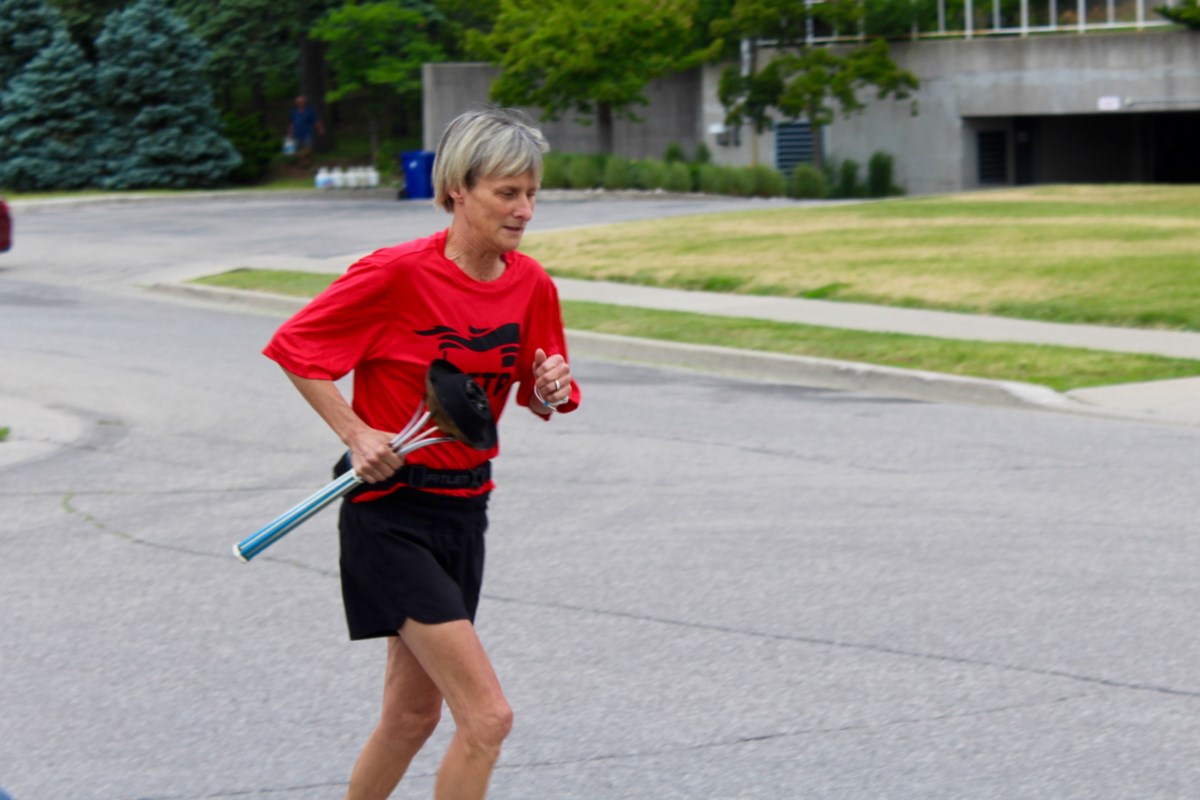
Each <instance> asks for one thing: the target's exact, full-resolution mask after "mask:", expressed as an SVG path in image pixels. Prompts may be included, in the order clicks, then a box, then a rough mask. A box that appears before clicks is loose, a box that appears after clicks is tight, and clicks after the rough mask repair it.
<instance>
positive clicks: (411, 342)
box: [263, 231, 580, 499]
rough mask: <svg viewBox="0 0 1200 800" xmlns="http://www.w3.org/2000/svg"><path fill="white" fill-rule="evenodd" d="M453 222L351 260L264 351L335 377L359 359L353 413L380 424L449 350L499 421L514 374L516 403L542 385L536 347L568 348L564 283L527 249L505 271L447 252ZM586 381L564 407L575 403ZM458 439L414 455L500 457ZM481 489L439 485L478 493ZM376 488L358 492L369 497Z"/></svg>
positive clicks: (443, 464) (436, 462) (461, 461)
mask: <svg viewBox="0 0 1200 800" xmlns="http://www.w3.org/2000/svg"><path fill="white" fill-rule="evenodd" d="M445 245H446V232H445V231H442V232H441V233H438V234H435V235H433V236H430V237H428V238H425V239H417V240H416V241H412V242H408V243H406V244H400V245H396V246H395V247H388V248H384V249H382V250H378V251H376V252H374V253H372V254H371V255H369V256H366V257H365V258H363V259H361V260H360V261H358V262H356V263H355V264H353V265H352V266H351V267H350V269H349V270H347V272H346V273H345V274H344V275H342V276H341V277H340V278H338V279H337V280H336V281H334V282H333V283H332V284H330V286H329V288H327V289H326V290H325V291H324V292H322V293H321V294H320V295H318V296H317V297H315V298H314V299H313V300H312V302H310V303H309V304H308V305H307V306H305V307H304V308H303V309H301V310H300V311H299V312H298V313H297V314H296V315H295V316H293V317H292V318H291V319H289V320H288V321H287V322H285V323H284V324H283V325H282V326H281V327H280V328H279V330H278V331H276V333H275V335H274V337H273V338H272V339H271V341H270V343H269V344H268V345H267V347H266V348H265V349H264V350H263V353H264V354H265V355H266V356H267V357H268V358H271V359H272V360H274V361H276V362H278V363H279V365H280V366H281V367H283V368H284V369H286V370H287V371H288V372H291V373H292V374H294V375H298V376H300V377H302V378H314V379H318V380H338V379H340V378H341V377H342V376H344V375H346V374H348V373H349V372H350V371H352V370H353V372H354V396H353V401H352V403H351V405H352V406H353V408H354V411H355V413H357V414H358V416H359V417H361V418H362V420H363V421H364V422H365V423H366V424H367V425H370V426H371V427H372V428H376V429H378V430H382V431H388V432H393V433H394V432H396V431H399V430H400V429H401V428H403V427H404V425H405V424H406V423H407V422H408V421H409V419H411V417H412V415H413V412H414V411H415V410H416V408H417V404H418V403H419V402H421V401H423V400H424V397H425V373H426V371H427V370H428V369H429V365H430V364H431V363H432V362H433V361H434V360H435V359H438V358H445V359H447V360H448V361H450V362H451V363H453V364H454V365H455V366H456V367H458V368H459V369H461V370H462V371H464V372H467V373H469V374H471V375H472V376H473V377H474V378H475V380H476V381H477V382H478V383H479V385H480V386H482V387H483V389H484V390H485V391H486V392H487V395H488V397H489V399H490V400H491V404H492V414H493V415H494V416H495V417H496V419H497V420H499V419H500V414H501V412H502V411H503V409H504V406H505V404H506V402H507V400H508V394H509V391H510V390H511V389H512V387H513V384H518V385H519V386H518V389H517V403H518V404H519V405H522V406H528V405H529V401H530V398H531V397H532V394H533V357H534V351H535V350H537V348H539V347H540V348H542V349H543V350H545V351H546V355H547V356H551V355H554V354H556V353H557V354H561V355H562V357H563V358H566V357H567V346H566V337H565V336H564V334H563V326H562V312H561V310H560V308H559V304H558V291H557V289H556V288H555V286H554V282H553V281H552V280H551V279H550V276H549V275H547V274H546V271H545V270H544V269H542V267H541V265H540V264H538V263H537V262H536V261H534V260H533V259H532V258H529V257H528V256H525V255H522V254H521V253H519V252H515V251H514V252H511V253H508V254H506V255H505V256H504V260H505V263H506V266H505V270H504V273H503V274H502V275H501V276H500V277H499V278H498V279H496V280H494V281H490V282H482V281H477V280H475V279H473V278H471V277H470V276H468V275H467V274H466V273H465V272H463V271H462V269H460V268H459V266H458V265H457V264H455V263H454V262H453V261H450V260H449V259H447V258H446V257H445ZM579 400H580V393H579V386H578V384H575V385H574V386H573V387H572V389H571V399H570V400H569V401H568V402H567V403H565V404H563V405H561V406H559V407H558V411H559V412H567V411H572V410H574V409H575V408H576V407H577V406H578V404H579ZM498 452H499V447H496V448H495V449H493V450H490V451H481V450H474V449H472V448H470V447H468V446H467V445H465V444H461V443H459V442H446V443H444V444H438V445H434V446H432V447H425V448H422V449H420V450H417V451H415V452H413V453H411V454H409V455H408V457H407V462H408V463H412V464H423V465H425V466H427V467H430V468H435V469H458V470H462V469H471V468H473V467H476V466H479V465H480V464H482V463H483V462H485V461H487V460H488V459H490V458H492V457H493V456H495V455H496V454H497V453H498ZM492 486H493V484H492V483H491V482H489V483H488V484H487V485H485V486H483V487H480V488H479V489H474V490H441V491H442V493H445V494H455V495H474V494H482V493H483V492H486V491H489V490H490V489H491V488H492ZM369 497H370V495H369V494H364V495H361V496H360V499H368V498H369Z"/></svg>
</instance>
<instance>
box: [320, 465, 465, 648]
mask: <svg viewBox="0 0 1200 800" xmlns="http://www.w3.org/2000/svg"><path fill="white" fill-rule="evenodd" d="M487 500H488V496H487V495H486V494H485V495H480V496H479V497H469V498H462V497H451V496H448V495H439V494H434V493H432V492H423V491H420V490H417V489H398V490H397V491H395V492H393V493H392V494H389V495H387V496H386V497H382V498H380V499H378V500H372V501H370V502H366V503H350V502H343V503H342V510H341V518H340V524H339V530H340V538H341V572H342V601H343V603H344V604H345V607H346V624H347V626H348V627H349V629H350V638H351V639H372V638H376V637H380V636H396V635H397V634H398V633H399V631H400V627H401V626H402V625H404V622H405V620H408V619H415V620H416V621H417V622H422V623H426V624H431V625H432V624H436V623H439V622H451V621H453V620H459V619H465V620H470V621H471V622H474V621H475V609H476V608H477V607H478V606H479V590H480V586H481V584H482V582H483V558H484V532H485V531H486V530H487Z"/></svg>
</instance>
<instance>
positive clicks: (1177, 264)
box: [522, 185, 1200, 330]
mask: <svg viewBox="0 0 1200 800" xmlns="http://www.w3.org/2000/svg"><path fill="white" fill-rule="evenodd" d="M522 249H523V250H525V251H526V252H528V253H529V254H530V255H532V256H534V257H535V258H537V259H538V260H539V261H541V262H542V263H543V264H544V265H545V266H546V267H547V268H548V269H549V270H550V271H551V273H552V274H554V275H559V276H564V277H571V278H584V279H596V280H610V281H626V282H632V283H640V284H647V285H652V286H670V287H676V288H684V289H702V290H707V291H723V292H738V293H749V294H770V295H783V296H792V297H816V298H824V299H830V300H846V301H855V302H863V303H876V304H882V305H896V306H909V307H920V308H937V309H943V310H951V311H963V312H969V313H987V314H994V315H998V316H1009V317H1020V318H1025V319H1038V320H1050V321H1057V322H1082V323H1092V324H1102V325H1121V326H1131V327H1162V328H1178V329H1187V330H1200V186H1160V185H1155V186H1143V185H1111V186H1109V185H1093V186H1042V187H1032V188H1024V189H1010V190H999V191H990V192H977V193H968V194H960V195H952V196H944V197H924V198H898V199H892V200H885V201H879V202H870V203H862V204H853V205H837V206H829V207H821V208H811V207H796V208H782V209H771V210H760V211H748V212H743V213H735V214H721V215H700V216H689V217H679V218H674V219H669V220H654V221H648V222H636V223H623V224H616V225H605V226H598V227H596V228H587V229H575V230H569V231H550V232H544V233H539V232H537V231H536V227H535V229H534V230H533V231H531V232H530V234H529V235H528V236H527V237H526V240H525V243H524V245H523V247H522Z"/></svg>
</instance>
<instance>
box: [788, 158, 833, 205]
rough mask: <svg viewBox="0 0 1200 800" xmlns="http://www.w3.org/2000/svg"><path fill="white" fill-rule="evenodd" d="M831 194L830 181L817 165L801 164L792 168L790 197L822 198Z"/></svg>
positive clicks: (789, 183) (789, 181)
mask: <svg viewBox="0 0 1200 800" xmlns="http://www.w3.org/2000/svg"><path fill="white" fill-rule="evenodd" d="M828 196H829V181H827V180H826V179H825V175H824V173H822V172H821V171H820V170H819V169H817V168H816V167H813V166H811V165H809V164H801V165H800V166H798V167H796V168H795V169H794V170H792V176H791V178H790V179H789V180H788V197H795V198H798V199H821V198H824V197H828Z"/></svg>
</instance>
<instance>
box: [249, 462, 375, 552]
mask: <svg viewBox="0 0 1200 800" xmlns="http://www.w3.org/2000/svg"><path fill="white" fill-rule="evenodd" d="M360 483H362V478H360V477H358V475H357V474H356V473H355V472H354V471H353V470H350V471H349V472H347V473H346V474H345V475H343V476H342V477H340V478H338V479H337V480H335V481H332V482H331V483H329V484H326V486H325V487H324V488H323V489H321V490H320V491H317V492H315V493H313V494H311V495H309V496H308V497H307V498H306V499H304V500H302V501H301V502H299V503H297V504H296V505H295V506H293V507H292V508H290V509H288V510H287V511H285V512H283V513H282V514H280V515H279V516H278V517H276V518H275V519H273V520H271V521H270V522H268V523H267V524H266V525H264V526H262V527H261V528H259V529H258V530H257V531H255V532H254V533H252V534H251V535H250V536H247V537H246V538H245V539H243V540H242V541H240V542H238V543H237V544H235V545H234V546H233V554H234V555H235V556H237V558H238V560H240V561H241V562H242V563H246V562H248V561H249V560H250V559H252V558H254V557H255V556H256V555H258V554H259V553H261V552H262V551H263V550H266V549H267V548H268V547H270V546H271V545H273V544H274V543H275V542H277V541H279V540H280V539H282V538H283V537H284V536H285V535H287V534H288V533H289V532H291V530H292V529H293V528H295V527H297V526H298V525H300V523H302V522H304V521H305V520H307V519H308V518H309V517H311V516H312V515H313V514H316V513H317V512H318V511H320V510H321V509H322V508H324V507H325V506H327V505H329V504H330V503H332V502H333V501H334V500H337V499H338V498H339V497H341V496H343V495H345V494H346V493H347V492H349V491H350V490H351V489H353V488H354V487H356V486H358V485H359V484H360Z"/></svg>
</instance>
